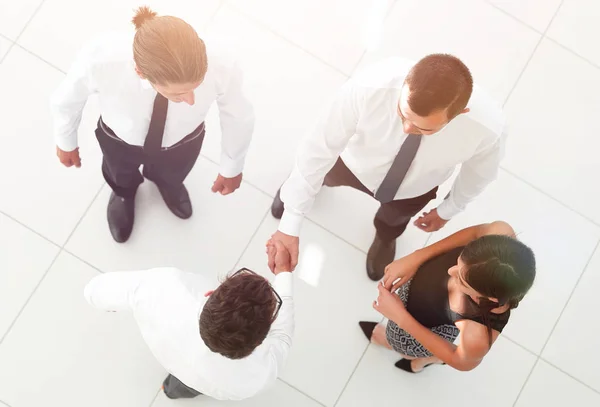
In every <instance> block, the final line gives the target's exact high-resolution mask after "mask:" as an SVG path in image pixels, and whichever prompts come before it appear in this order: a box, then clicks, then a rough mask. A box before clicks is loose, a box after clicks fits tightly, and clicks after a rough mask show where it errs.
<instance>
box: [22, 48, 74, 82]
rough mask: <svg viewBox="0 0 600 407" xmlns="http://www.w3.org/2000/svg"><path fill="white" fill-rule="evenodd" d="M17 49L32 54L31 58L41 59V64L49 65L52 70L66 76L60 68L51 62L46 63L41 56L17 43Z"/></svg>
mask: <svg viewBox="0 0 600 407" xmlns="http://www.w3.org/2000/svg"><path fill="white" fill-rule="evenodd" d="M14 46H15V47H18V48H20V49H22V50H23V51H25V52H27V53H28V54H30V55H31V56H33V57H35V58H37V59H39V60H40V61H41V62H44V63H46V64H47V65H49V66H50V67H51V68H54V69H56V70H57V71H58V72H61V73H62V74H64V75H66V74H67V73H66V72H65V71H63V70H62V69H60V68H59V67H57V66H56V65H54V64H52V63H51V62H48V61H46V60H45V59H44V58H42V57H41V56H39V55H38V54H36V53H35V52H33V51H31V50H30V49H27V48H25V47H24V46H22V45H21V44H17V43H16V42H15V45H14Z"/></svg>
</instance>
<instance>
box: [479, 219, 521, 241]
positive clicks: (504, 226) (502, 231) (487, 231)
mask: <svg viewBox="0 0 600 407" xmlns="http://www.w3.org/2000/svg"><path fill="white" fill-rule="evenodd" d="M477 234H478V236H477V237H478V238H479V237H483V236H488V235H504V236H510V237H516V235H515V230H514V229H513V227H512V226H511V225H510V224H509V223H508V222H505V221H502V220H497V221H495V222H491V223H486V224H484V225H481V226H480V227H479V230H478V233H477Z"/></svg>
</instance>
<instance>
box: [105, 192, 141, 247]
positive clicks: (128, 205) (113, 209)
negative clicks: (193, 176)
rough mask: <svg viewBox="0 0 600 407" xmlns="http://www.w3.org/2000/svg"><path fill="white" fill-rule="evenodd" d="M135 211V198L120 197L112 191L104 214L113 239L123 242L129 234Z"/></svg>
mask: <svg viewBox="0 0 600 407" xmlns="http://www.w3.org/2000/svg"><path fill="white" fill-rule="evenodd" d="M134 213H135V198H122V197H120V196H118V195H116V194H115V193H114V192H113V193H112V195H111V196H110V199H109V200H108V208H107V211H106V215H107V218H108V228H109V229H110V234H111V235H112V237H113V239H115V241H116V242H118V243H124V242H126V241H127V239H129V236H131V231H132V230H133V220H134Z"/></svg>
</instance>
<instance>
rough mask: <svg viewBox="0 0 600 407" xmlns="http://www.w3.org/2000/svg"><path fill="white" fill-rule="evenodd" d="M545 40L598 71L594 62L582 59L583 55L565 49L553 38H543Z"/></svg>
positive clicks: (599, 67)
mask: <svg viewBox="0 0 600 407" xmlns="http://www.w3.org/2000/svg"><path fill="white" fill-rule="evenodd" d="M545 38H546V40H548V41H550V42H551V43H553V44H554V45H557V46H558V47H560V48H562V49H563V50H565V51H567V52H568V53H569V54H571V55H573V56H574V57H577V58H578V59H580V60H582V61H583V62H586V63H588V64H589V65H591V66H592V67H594V68H596V69H600V65H599V64H597V63H596V62H593V61H591V60H590V59H588V58H586V57H584V56H583V55H581V54H579V53H577V52H575V51H574V50H572V49H571V48H569V47H567V46H566V45H563V44H561V43H560V42H558V41H557V40H555V39H554V38H551V37H545Z"/></svg>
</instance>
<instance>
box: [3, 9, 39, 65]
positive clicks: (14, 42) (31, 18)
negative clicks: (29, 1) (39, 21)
mask: <svg viewBox="0 0 600 407" xmlns="http://www.w3.org/2000/svg"><path fill="white" fill-rule="evenodd" d="M45 2H46V0H42V1H41V2H40V4H38V6H37V7H36V9H35V10H34V11H33V13H31V17H29V20H27V22H26V23H25V25H24V26H23V28H22V29H21V31H20V32H19V34H17V36H16V38H15V39H14V41H13V40H11V39H9V41H11V45H10V46H9V47H8V49H7V50H6V54H4V56H3V57H2V58H0V64H1V63H2V62H3V61H4V59H5V58H6V57H7V56H8V54H10V51H11V50H12V49H13V48H14V47H15V46H16V45H18V44H17V42H18V41H19V38H21V35H23V33H24V32H25V30H26V29H27V27H29V23H31V21H32V20H33V18H34V17H35V16H36V14H37V13H38V11H40V8H42V6H43V5H44V3H45ZM3 37H4V38H7V39H8V37H5V36H4V35H3Z"/></svg>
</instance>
